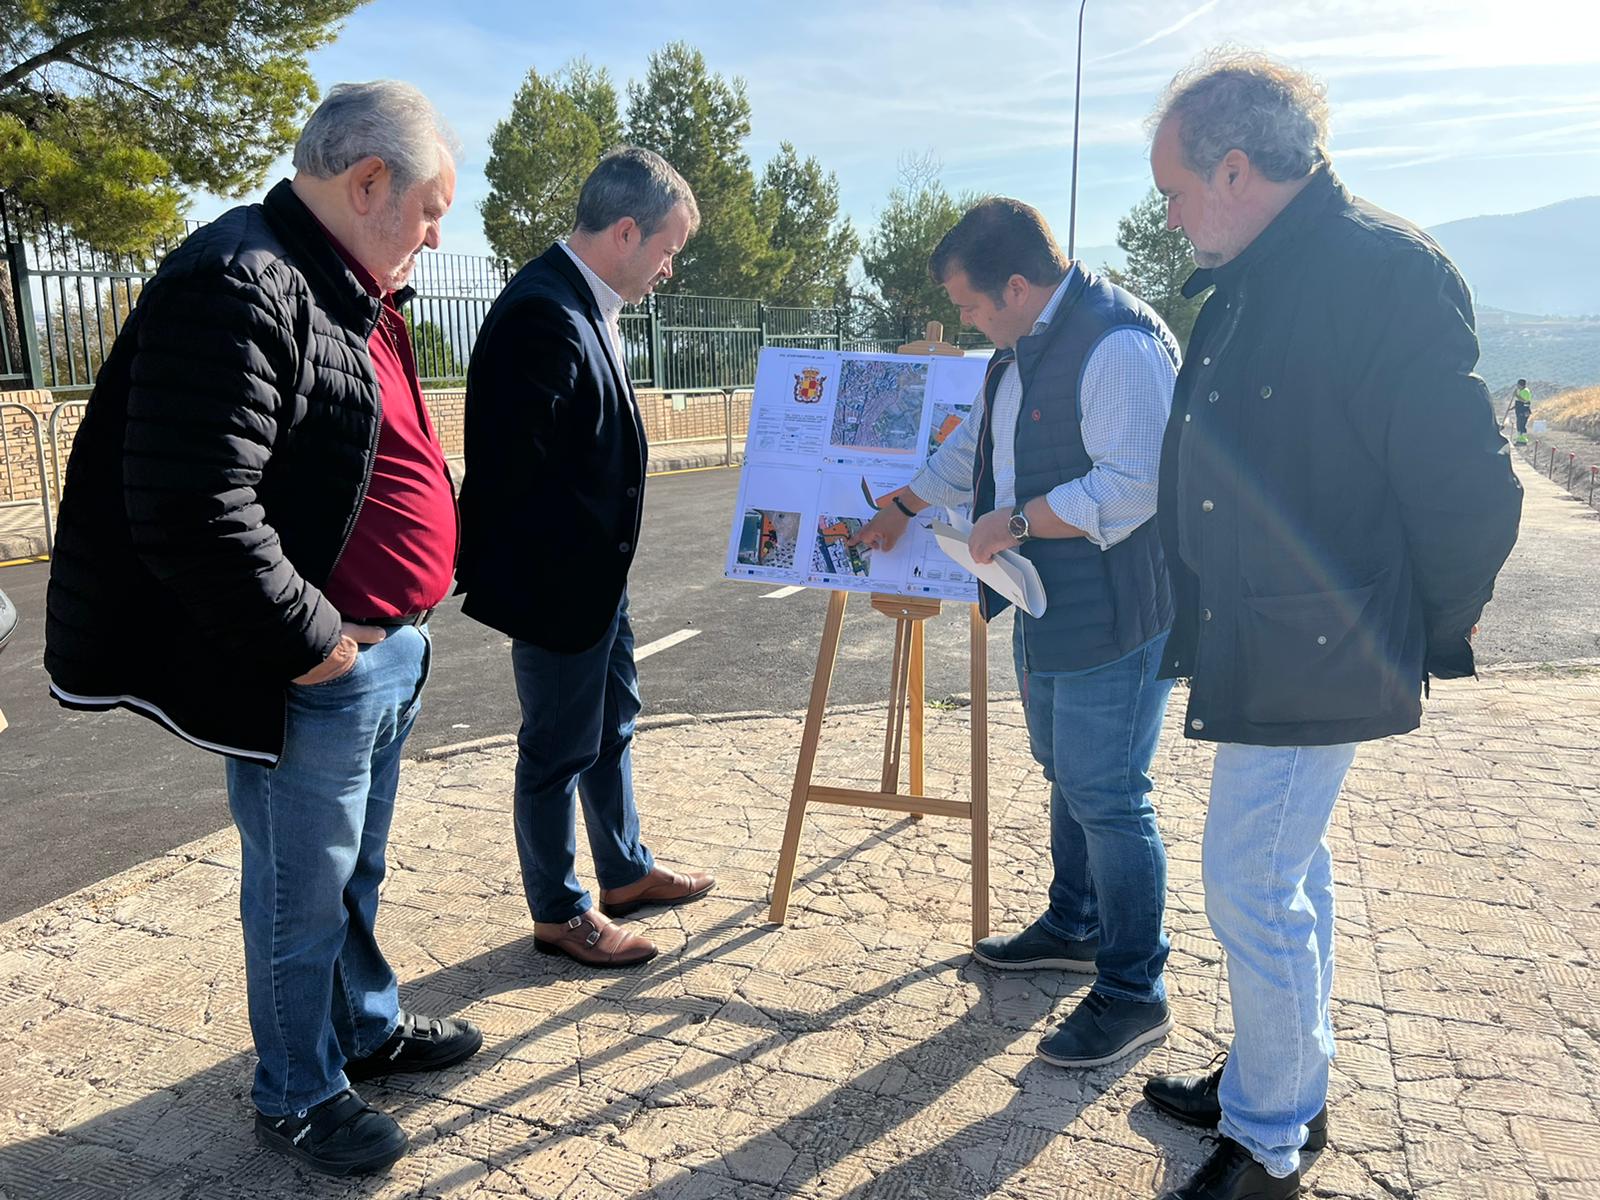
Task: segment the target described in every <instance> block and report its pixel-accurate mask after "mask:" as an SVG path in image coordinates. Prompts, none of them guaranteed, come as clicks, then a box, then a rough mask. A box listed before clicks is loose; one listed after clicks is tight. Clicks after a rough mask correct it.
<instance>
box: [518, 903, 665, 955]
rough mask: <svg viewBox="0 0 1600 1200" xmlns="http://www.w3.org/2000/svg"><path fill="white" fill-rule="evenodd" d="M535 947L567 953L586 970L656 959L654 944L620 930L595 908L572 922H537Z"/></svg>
mask: <svg viewBox="0 0 1600 1200" xmlns="http://www.w3.org/2000/svg"><path fill="white" fill-rule="evenodd" d="M533 945H534V949H536V950H538V951H539V953H540V954H565V955H566V956H567V957H568V958H570V959H573V960H575V961H577V962H581V963H582V964H583V965H584V966H586V967H634V966H638V965H639V964H640V963H642V962H649V961H650V960H651V959H652V958H654V957H655V956H656V947H655V943H654V942H651V941H648V940H647V939H645V938H642V937H640V936H639V935H638V934H636V933H629V932H628V931H627V930H625V929H619V928H617V927H616V926H615V925H613V924H612V923H611V922H610V921H608V920H606V919H605V917H603V916H602V915H601V914H599V913H597V912H595V911H594V910H593V909H590V910H589V911H588V912H586V913H579V914H578V915H577V916H575V917H573V918H572V920H570V921H561V922H552V921H535V922H534V923H533Z"/></svg>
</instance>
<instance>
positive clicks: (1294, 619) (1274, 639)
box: [1239, 576, 1385, 724]
mask: <svg viewBox="0 0 1600 1200" xmlns="http://www.w3.org/2000/svg"><path fill="white" fill-rule="evenodd" d="M1382 582H1383V577H1382V576H1380V577H1379V578H1378V579H1375V580H1373V582H1371V583H1369V584H1367V585H1366V586H1364V587H1359V588H1350V589H1348V590H1345V591H1338V592H1309V593H1305V594H1302V595H1296V596H1246V597H1244V598H1243V608H1242V610H1241V613H1240V621H1239V651H1240V653H1239V660H1240V667H1241V669H1242V677H1241V679H1240V687H1241V689H1242V692H1243V698H1242V700H1241V702H1240V705H1239V709H1240V712H1242V713H1243V714H1244V717H1245V719H1246V720H1248V721H1252V722H1255V723H1259V724H1284V723H1292V722H1299V721H1345V720H1351V719H1354V718H1358V717H1366V716H1372V715H1374V714H1375V713H1377V712H1378V710H1379V707H1380V706H1381V703H1382V697H1383V683H1384V676H1385V672H1384V667H1383V663H1382V659H1381V656H1380V655H1379V654H1378V653H1376V651H1375V646H1376V645H1377V644H1378V643H1377V641H1376V639H1374V638H1373V636H1372V630H1371V629H1370V621H1369V612H1368V610H1369V609H1370V608H1371V607H1372V602H1373V597H1374V596H1375V595H1377V593H1378V591H1379V590H1380V586H1381V584H1382Z"/></svg>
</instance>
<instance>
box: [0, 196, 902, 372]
mask: <svg viewBox="0 0 1600 1200" xmlns="http://www.w3.org/2000/svg"><path fill="white" fill-rule="evenodd" d="M197 227H198V224H197V223H194V222H190V223H189V224H188V227H187V232H192V231H193V230H194V229H195V228H197ZM0 242H3V243H4V246H3V249H4V262H3V264H0V265H3V266H4V267H5V269H6V270H5V274H7V275H9V278H10V286H9V288H6V289H4V294H0V389H5V388H8V387H24V388H36V389H41V390H49V391H58V392H59V391H73V390H78V389H87V388H88V387H90V386H92V385H93V383H94V378H95V375H96V373H97V372H98V371H99V369H100V367H101V365H102V364H103V363H104V362H105V360H106V356H107V355H108V354H109V352H110V349H111V345H112V343H113V342H114V341H115V340H116V336H117V333H118V331H119V330H120V329H121V328H122V325H123V323H124V322H125V321H126V320H127V319H128V315H129V313H130V312H131V311H132V310H133V307H134V305H135V304H136V303H137V301H138V298H139V293H140V291H141V290H142V289H143V287H144V285H145V283H146V282H147V281H148V280H149V279H150V278H151V276H153V275H154V274H155V271H156V267H157V266H158V264H159V263H160V261H161V259H162V258H164V257H165V255H166V254H167V252H168V251H169V250H170V249H172V246H173V245H175V244H176V243H163V244H161V245H158V246H155V247H152V248H151V249H150V250H148V251H146V252H143V253H138V254H125V255H108V254H102V253H99V252H96V251H94V250H91V249H90V248H88V247H87V246H85V245H84V244H83V243H82V242H80V241H78V240H77V239H75V238H73V237H72V236H71V235H70V234H69V233H67V232H65V231H63V230H61V229H59V228H57V227H55V226H53V225H51V224H49V223H48V222H42V221H38V220H32V219H30V220H28V221H27V222H26V223H23V222H21V221H19V220H18V219H17V217H16V214H14V213H11V212H9V211H8V210H7V208H6V206H5V197H4V194H3V193H0ZM510 276H511V272H510V271H509V270H508V269H507V267H506V266H505V265H504V264H502V263H501V262H499V261H498V260H497V259H493V258H488V257H482V256H476V255H466V254H442V253H438V252H435V251H428V252H426V253H424V254H423V255H422V256H421V257H420V258H419V259H418V262H417V267H416V272H415V275H414V277H413V279H412V283H413V285H414V287H415V289H416V296H415V298H414V299H413V300H412V302H411V304H410V306H409V307H408V308H407V317H408V320H409V322H410V325H411V334H412V343H413V346H414V348H415V351H416V357H417V371H418V374H419V375H420V376H421V377H422V380H423V382H424V383H425V384H427V385H430V386H450V385H456V386H459V385H460V384H461V383H462V382H463V381H464V379H465V377H466V366H467V360H468V359H469V358H470V357H471V354H472V348H473V346H474V344H475V343H476V342H477V338H478V332H479V330H480V329H482V327H483V321H484V318H485V317H486V316H487V315H488V312H489V308H490V306H491V305H492V304H493V303H494V300H495V297H497V296H498V295H499V294H500V292H501V290H502V289H503V288H504V287H505V285H506V283H507V282H508V281H509V279H510ZM620 325H621V332H622V340H623V347H624V358H625V360H626V362H627V366H628V372H629V374H630V375H631V376H632V378H633V381H634V383H635V384H636V385H637V386H639V387H644V388H662V389H667V390H671V391H681V390H684V389H703V388H722V387H749V386H750V385H751V384H753V383H754V382H755V365H756V359H757V357H758V356H759V354H760V352H761V349H762V347H764V346H792V347H796V348H807V349H817V350H857V351H863V350H864V351H892V350H893V349H894V348H895V347H896V346H897V345H899V344H900V343H901V342H904V341H907V340H909V338H911V337H913V336H920V330H919V331H911V330H907V331H904V333H903V335H902V336H900V337H861V336H857V335H856V333H855V331H852V330H849V329H847V321H846V315H845V312H844V311H843V310H842V309H837V308H804V307H798V306H794V305H779V304H767V303H765V302H763V301H761V300H752V299H742V298H738V297H729V296H691V295H675V294H665V295H652V296H651V297H649V298H648V299H647V300H645V301H644V302H643V303H642V304H637V305H629V306H627V307H626V308H624V309H623V311H622V314H621V320H620Z"/></svg>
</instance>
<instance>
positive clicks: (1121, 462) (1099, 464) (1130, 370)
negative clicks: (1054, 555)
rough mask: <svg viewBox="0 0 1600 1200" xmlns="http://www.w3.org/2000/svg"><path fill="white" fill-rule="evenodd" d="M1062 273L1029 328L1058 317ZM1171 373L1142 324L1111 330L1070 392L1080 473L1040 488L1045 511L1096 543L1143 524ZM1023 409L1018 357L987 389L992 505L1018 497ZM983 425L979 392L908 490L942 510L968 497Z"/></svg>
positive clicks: (1108, 542)
mask: <svg viewBox="0 0 1600 1200" xmlns="http://www.w3.org/2000/svg"><path fill="white" fill-rule="evenodd" d="M1077 273H1078V268H1077V266H1076V265H1074V266H1073V267H1072V269H1071V270H1070V271H1068V272H1067V277H1066V278H1065V279H1063V280H1062V281H1061V283H1060V285H1059V286H1058V287H1057V288H1056V290H1055V294H1054V295H1053V296H1051V297H1050V301H1049V303H1047V304H1046V305H1045V307H1044V311H1043V312H1041V313H1040V314H1039V320H1038V321H1037V322H1035V324H1034V326H1033V332H1034V333H1038V332H1039V331H1040V330H1041V329H1043V328H1044V327H1045V326H1046V325H1048V324H1049V323H1050V321H1051V319H1052V318H1054V316H1055V315H1056V310H1057V309H1058V308H1059V307H1060V306H1061V299H1062V297H1063V296H1065V295H1066V293H1067V288H1068V285H1069V284H1070V283H1071V282H1072V280H1073V278H1074V276H1075V275H1076V274H1077ZM1177 378H1178V371H1177V368H1176V367H1175V366H1174V365H1173V363H1172V359H1170V358H1169V357H1167V352H1166V350H1165V349H1164V348H1163V347H1162V345H1161V343H1160V342H1158V341H1157V340H1156V339H1155V338H1153V337H1151V336H1150V335H1149V334H1148V333H1146V332H1144V330H1142V329H1119V330H1117V331H1116V332H1114V333H1112V334H1110V335H1108V336H1107V337H1106V338H1105V339H1104V340H1102V341H1101V342H1100V344H1099V345H1098V346H1096V347H1095V349H1094V352H1093V353H1092V354H1090V355H1089V361H1088V362H1087V363H1086V364H1084V370H1083V383H1082V387H1081V389H1080V395H1079V397H1078V404H1079V408H1080V409H1081V411H1082V414H1083V418H1082V431H1083V446H1084V449H1085V450H1087V451H1088V452H1089V457H1090V458H1091V459H1093V460H1094V466H1092V467H1091V468H1090V469H1089V473H1088V474H1087V475H1084V476H1083V477H1082V478H1080V479H1071V480H1068V481H1067V482H1066V483H1062V484H1058V485H1056V486H1055V487H1054V488H1052V489H1051V490H1050V492H1049V493H1048V495H1047V496H1046V498H1045V499H1046V502H1047V503H1048V504H1049V505H1050V510H1051V511H1052V512H1054V513H1055V514H1056V516H1058V517H1060V518H1061V519H1062V520H1063V521H1065V522H1066V523H1067V524H1069V525H1073V526H1076V527H1077V528H1079V529H1081V530H1083V531H1084V533H1085V534H1087V535H1088V538H1089V540H1090V541H1091V542H1093V543H1094V544H1095V545H1097V546H1099V547H1100V548H1101V549H1102V550H1107V549H1110V548H1111V547H1112V546H1115V545H1116V544H1117V543H1118V542H1120V541H1121V540H1122V539H1123V538H1125V537H1127V536H1128V535H1129V534H1130V533H1132V532H1133V531H1134V530H1135V529H1137V528H1139V526H1141V525H1143V524H1144V523H1145V522H1146V521H1148V520H1149V519H1150V518H1151V517H1152V516H1154V515H1155V511H1156V476H1157V474H1158V473H1159V471H1160V467H1161V436H1162V433H1163V431H1164V430H1165V429H1166V426H1167V415H1168V414H1169V413H1170V412H1171V411H1172V388H1173V385H1174V384H1175V383H1176V382H1177ZM1021 412H1022V381H1021V378H1020V377H1019V375H1018V374H1017V364H1016V363H1015V362H1012V363H1011V365H1010V366H1008V367H1006V369H1005V374H1004V375H1003V376H1002V377H1001V379H1000V383H999V386H998V387H997V388H996V389H995V397H994V492H995V501H994V503H995V508H996V509H1007V508H1010V507H1012V506H1013V505H1014V504H1016V502H1017V453H1016V438H1017V418H1018V416H1019V415H1020V414H1021ZM982 428H983V394H982V392H981V391H980V392H979V394H978V396H977V398H976V399H975V400H974V401H973V405H972V411H971V412H970V413H969V414H968V415H967V419H966V420H965V421H963V422H962V423H961V425H960V427H959V428H957V429H956V431H955V432H954V433H952V434H951V435H950V436H949V437H948V438H947V439H945V442H944V444H943V445H942V446H940V447H939V450H938V452H937V453H936V454H935V455H934V456H933V457H932V458H931V459H929V460H928V465H927V466H926V467H924V468H923V469H922V470H921V471H920V472H918V474H917V476H916V478H915V479H913V480H912V481H911V490H912V491H913V492H915V493H916V494H917V495H918V496H919V497H921V498H922V499H923V500H926V501H928V502H929V503H930V504H941V505H943V506H945V507H946V508H954V507H956V506H957V505H961V504H967V503H970V502H971V500H972V467H973V462H974V460H975V459H976V457H977V452H978V438H979V437H980V436H981V432H982Z"/></svg>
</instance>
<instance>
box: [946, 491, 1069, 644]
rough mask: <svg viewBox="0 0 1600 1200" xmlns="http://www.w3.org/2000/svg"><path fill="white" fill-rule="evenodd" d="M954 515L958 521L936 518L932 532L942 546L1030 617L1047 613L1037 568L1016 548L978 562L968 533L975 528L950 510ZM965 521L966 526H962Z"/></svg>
mask: <svg viewBox="0 0 1600 1200" xmlns="http://www.w3.org/2000/svg"><path fill="white" fill-rule="evenodd" d="M951 518H952V521H954V522H955V524H952V523H950V522H946V521H935V522H933V525H932V529H933V536H934V540H935V541H937V542H938V543H939V549H941V550H943V551H944V552H945V554H946V555H947V556H948V557H949V558H950V559H951V560H952V561H953V562H954V563H955V564H956V565H957V566H958V567H960V568H961V569H962V570H964V571H969V572H971V573H972V574H973V575H975V576H977V577H978V578H979V579H981V580H983V582H984V583H986V584H988V585H989V586H990V587H992V588H993V589H994V590H995V591H997V592H999V593H1000V594H1001V595H1002V596H1004V597H1005V598H1006V599H1007V600H1009V601H1011V603H1013V604H1015V605H1016V606H1017V607H1018V608H1020V609H1023V610H1024V611H1026V612H1027V614H1028V615H1029V616H1030V617H1035V618H1037V617H1042V616H1044V610H1045V595H1044V584H1043V583H1041V582H1040V581H1039V570H1038V568H1037V567H1035V566H1034V565H1033V563H1031V562H1029V561H1028V560H1027V559H1026V558H1024V557H1023V556H1022V555H1021V554H1018V553H1017V552H1016V551H1015V550H1002V551H1000V553H999V554H997V555H995V556H994V559H993V560H992V561H990V562H986V563H981V562H977V561H976V560H974V559H973V557H972V551H970V550H969V549H967V535H968V534H970V533H971V532H972V526H971V525H970V524H967V522H965V521H962V520H961V518H960V517H959V516H956V515H955V514H951ZM963 525H965V526H966V528H965V529H963V528H961V526H963Z"/></svg>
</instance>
